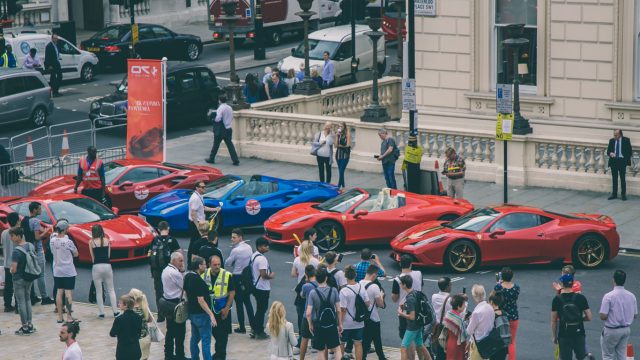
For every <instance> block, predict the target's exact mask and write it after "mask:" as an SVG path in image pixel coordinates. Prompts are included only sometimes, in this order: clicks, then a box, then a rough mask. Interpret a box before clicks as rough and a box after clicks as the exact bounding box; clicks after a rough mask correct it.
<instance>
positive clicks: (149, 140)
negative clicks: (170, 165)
mask: <svg viewBox="0 0 640 360" xmlns="http://www.w3.org/2000/svg"><path fill="white" fill-rule="evenodd" d="M165 75H166V62H163V61H162V60H146V59H129V60H128V64H127V79H128V96H127V106H128V109H127V158H128V159H143V160H154V161H165V139H166V129H165V125H166V119H165V117H166V109H165V107H166V98H165V94H166V91H165Z"/></svg>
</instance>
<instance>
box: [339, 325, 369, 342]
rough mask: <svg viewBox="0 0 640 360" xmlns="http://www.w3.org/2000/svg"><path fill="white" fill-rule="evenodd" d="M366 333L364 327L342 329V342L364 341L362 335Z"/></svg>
mask: <svg viewBox="0 0 640 360" xmlns="http://www.w3.org/2000/svg"><path fill="white" fill-rule="evenodd" d="M363 334H364V328H360V329H348V330H347V329H344V330H342V342H343V343H346V342H349V340H351V341H362V335H363Z"/></svg>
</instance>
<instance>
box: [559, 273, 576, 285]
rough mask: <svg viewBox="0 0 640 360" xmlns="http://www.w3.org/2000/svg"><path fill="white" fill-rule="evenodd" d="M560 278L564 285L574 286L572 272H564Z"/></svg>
mask: <svg viewBox="0 0 640 360" xmlns="http://www.w3.org/2000/svg"><path fill="white" fill-rule="evenodd" d="M558 280H559V281H560V282H561V283H562V285H563V286H564V287H570V286H573V275H571V274H564V275H562V276H561V277H560V279H558Z"/></svg>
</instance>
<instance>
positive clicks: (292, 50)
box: [291, 48, 296, 56]
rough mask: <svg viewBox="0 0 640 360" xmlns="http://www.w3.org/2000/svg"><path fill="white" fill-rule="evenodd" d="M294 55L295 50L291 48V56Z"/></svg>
mask: <svg viewBox="0 0 640 360" xmlns="http://www.w3.org/2000/svg"><path fill="white" fill-rule="evenodd" d="M295 53H296V48H291V56H293V55H294V54H295Z"/></svg>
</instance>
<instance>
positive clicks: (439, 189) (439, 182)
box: [435, 160, 444, 195]
mask: <svg viewBox="0 0 640 360" xmlns="http://www.w3.org/2000/svg"><path fill="white" fill-rule="evenodd" d="M435 167H436V177H437V178H438V195H441V194H443V193H444V186H443V185H442V179H441V178H440V164H439V163H438V160H436V163H435Z"/></svg>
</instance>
